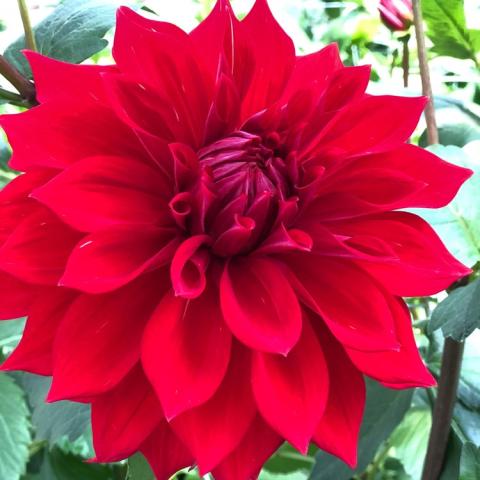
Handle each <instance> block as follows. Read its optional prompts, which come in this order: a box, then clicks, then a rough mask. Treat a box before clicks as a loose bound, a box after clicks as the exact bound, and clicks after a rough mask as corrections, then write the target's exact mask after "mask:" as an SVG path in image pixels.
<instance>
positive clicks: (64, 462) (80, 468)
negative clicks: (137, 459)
mask: <svg viewBox="0 0 480 480" xmlns="http://www.w3.org/2000/svg"><path fill="white" fill-rule="evenodd" d="M27 478H28V479H29V480H115V478H116V477H115V474H114V469H113V467H112V466H110V465H96V464H89V463H85V460H84V459H83V458H81V457H77V456H76V455H72V454H70V453H65V452H63V451H62V450H60V449H59V448H57V447H55V448H53V449H52V450H50V451H45V452H44V458H43V462H42V465H41V467H40V471H39V472H38V473H37V474H33V475H29V476H28V477H27Z"/></svg>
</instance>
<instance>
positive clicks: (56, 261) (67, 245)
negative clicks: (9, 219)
mask: <svg viewBox="0 0 480 480" xmlns="http://www.w3.org/2000/svg"><path fill="white" fill-rule="evenodd" d="M79 238H80V235H79V234H78V233H77V232H74V231H73V230H71V229H70V228H69V227H67V226H66V225H65V224H63V223H61V222H60V221H59V220H58V218H57V217H56V216H55V215H53V214H52V213H51V212H49V211H48V210H46V209H43V208H42V209H40V210H38V211H37V212H35V213H33V214H32V215H30V216H29V217H27V218H26V219H25V220H23V221H22V222H21V223H20V224H19V226H18V227H17V228H16V229H15V231H14V232H13V233H12V234H11V235H10V236H9V237H8V239H7V240H6V242H5V243H4V244H3V246H2V247H1V248H0V268H2V269H3V270H5V271H6V272H8V273H11V274H12V275H15V276H17V277H18V278H20V279H22V280H25V281H27V282H32V283H40V284H47V285H49V284H50V285H52V284H53V285H55V284H56V283H57V282H58V280H59V278H60V277H61V275H62V273H63V271H64V269H65V265H66V263H67V259H68V256H69V254H70V251H71V250H72V248H73V247H74V245H75V244H76V243H77V241H78V239H79Z"/></svg>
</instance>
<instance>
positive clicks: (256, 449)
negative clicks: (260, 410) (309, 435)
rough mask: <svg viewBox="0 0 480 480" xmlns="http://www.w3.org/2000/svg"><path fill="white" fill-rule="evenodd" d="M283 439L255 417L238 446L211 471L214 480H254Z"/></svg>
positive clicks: (259, 418)
mask: <svg viewBox="0 0 480 480" xmlns="http://www.w3.org/2000/svg"><path fill="white" fill-rule="evenodd" d="M282 442H283V439H282V437H281V436H280V435H278V434H277V433H276V432H275V431H274V430H272V429H271V428H270V427H269V426H268V425H267V424H266V423H265V422H264V421H263V420H262V418H261V417H260V415H257V417H256V418H255V420H254V421H253V423H252V425H251V426H250V429H249V430H248V432H247V434H246V435H245V436H244V438H243V440H242V442H241V443H240V445H239V446H238V447H237V448H236V449H235V450H234V451H233V453H231V454H230V455H229V456H228V457H227V458H226V459H225V460H224V461H223V462H222V463H221V464H220V465H218V467H216V468H215V469H214V470H213V472H212V473H213V476H214V477H215V479H216V480H251V479H256V478H257V477H258V474H259V473H260V470H261V468H262V467H263V464H264V463H265V462H266V461H267V460H268V459H269V458H270V456H271V455H272V454H273V453H274V452H275V450H277V448H278V447H279V446H280V445H281V444H282Z"/></svg>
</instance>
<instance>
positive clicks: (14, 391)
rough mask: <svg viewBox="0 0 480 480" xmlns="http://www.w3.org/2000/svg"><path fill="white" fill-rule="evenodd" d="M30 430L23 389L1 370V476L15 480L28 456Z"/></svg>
mask: <svg viewBox="0 0 480 480" xmlns="http://www.w3.org/2000/svg"><path fill="white" fill-rule="evenodd" d="M29 444H30V430H29V422H28V408H27V404H26V402H25V398H24V396H23V392H22V390H21V389H20V388H19V387H18V386H17V385H16V384H15V382H14V381H13V379H12V378H10V377H9V376H8V375H6V374H4V373H0V478H1V479H5V480H7V479H8V480H18V479H19V478H20V475H22V474H23V473H24V472H25V466H26V464H27V460H28V445H29Z"/></svg>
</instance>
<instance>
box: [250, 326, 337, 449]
mask: <svg viewBox="0 0 480 480" xmlns="http://www.w3.org/2000/svg"><path fill="white" fill-rule="evenodd" d="M253 358H254V361H253V369H252V385H253V393H254V395H255V399H256V402H257V405H258V409H259V411H260V413H261V414H262V416H263V418H264V419H265V420H266V421H267V422H268V424H269V425H270V426H271V427H272V428H273V429H274V430H275V431H276V432H278V433H279V434H280V435H282V437H284V438H285V439H286V440H287V441H289V442H290V443H291V444H292V445H293V446H294V447H295V448H296V449H298V450H299V451H300V452H302V453H306V452H307V449H308V444H309V442H310V440H311V438H312V436H313V434H314V432H315V429H316V428H317V425H318V422H319V421H320V419H321V418H322V415H323V413H324V411H325V407H326V403H327V398H328V389H329V375H328V370H327V364H326V361H325V357H324V354H323V352H322V349H321V347H320V344H319V342H318V340H317V336H316V334H315V332H314V330H313V329H312V327H311V325H310V322H309V320H308V319H307V318H304V319H303V331H302V336H301V338H300V340H299V342H298V343H297V345H296V346H295V348H294V349H293V350H292V351H291V352H290V353H289V354H288V356H287V357H282V356H280V355H274V354H267V353H260V352H256V353H255V354H254V357H253ZM329 360H330V359H329Z"/></svg>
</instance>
